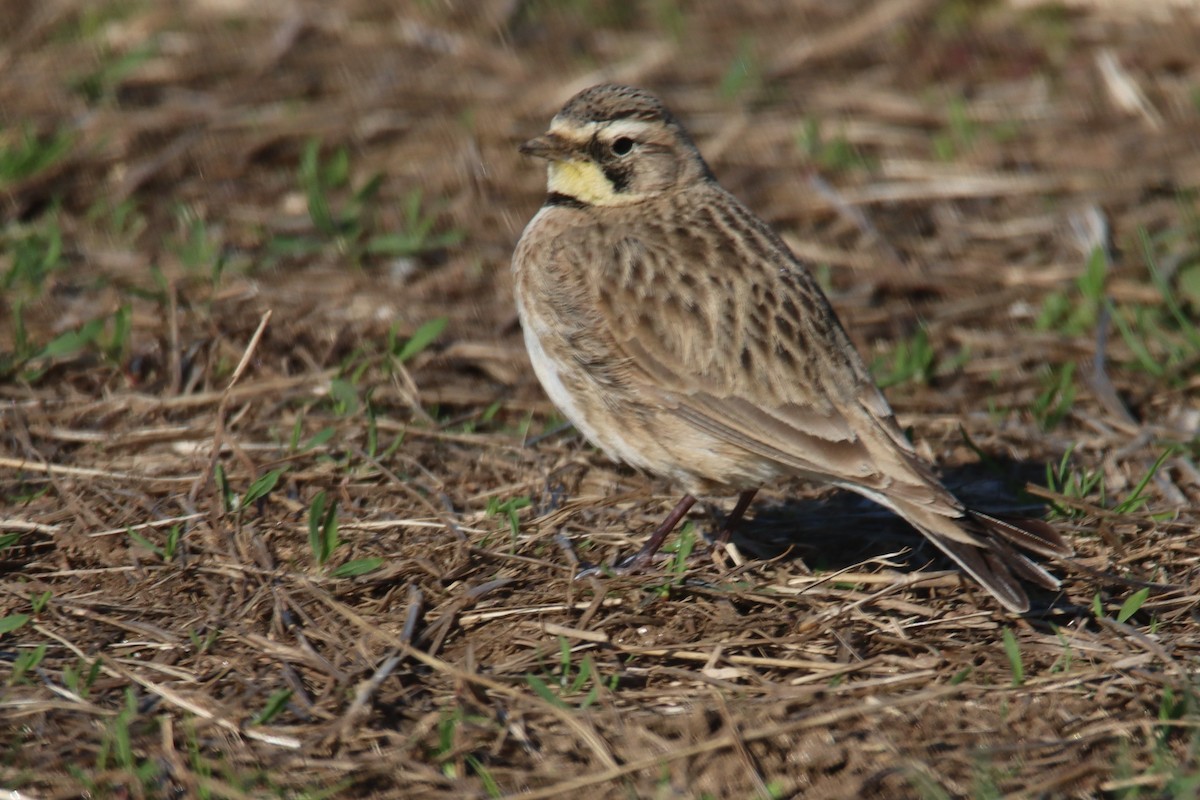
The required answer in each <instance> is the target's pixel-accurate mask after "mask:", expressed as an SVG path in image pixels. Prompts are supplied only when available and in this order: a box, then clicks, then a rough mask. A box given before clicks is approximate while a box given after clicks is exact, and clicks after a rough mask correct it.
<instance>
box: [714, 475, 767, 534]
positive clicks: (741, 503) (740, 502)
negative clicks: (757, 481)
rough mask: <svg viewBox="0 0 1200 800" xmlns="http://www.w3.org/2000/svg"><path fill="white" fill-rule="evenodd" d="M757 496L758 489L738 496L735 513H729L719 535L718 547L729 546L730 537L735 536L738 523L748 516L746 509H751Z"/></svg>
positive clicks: (748, 490)
mask: <svg viewBox="0 0 1200 800" xmlns="http://www.w3.org/2000/svg"><path fill="white" fill-rule="evenodd" d="M756 494H758V489H747V490H746V491H744V492H742V493H741V494H739V495H738V499H737V504H736V505H735V506H734V507H733V511H730V512H729V516H728V517H726V518H725V524H724V525H722V526H721V530H720V532H719V533H718V534H717V541H716V546H717V547H724V546H725V545H727V544H729V537H730V536H732V535H733V532H734V530H736V529H737V526H738V523H740V522H741V521H742V517H744V516H745V515H746V509H747V508H749V507H750V503H752V502H754V495H756Z"/></svg>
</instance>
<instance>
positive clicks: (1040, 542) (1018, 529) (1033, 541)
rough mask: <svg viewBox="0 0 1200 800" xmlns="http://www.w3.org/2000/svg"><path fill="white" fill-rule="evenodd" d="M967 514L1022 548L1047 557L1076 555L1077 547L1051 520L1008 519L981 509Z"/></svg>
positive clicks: (992, 531)
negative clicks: (1072, 544) (982, 511)
mask: <svg viewBox="0 0 1200 800" xmlns="http://www.w3.org/2000/svg"><path fill="white" fill-rule="evenodd" d="M967 514H968V515H969V516H970V517H971V518H972V519H974V520H976V521H977V522H980V523H982V524H983V526H984V527H985V528H987V529H988V531H990V532H991V533H995V534H996V535H998V536H1000V537H1002V538H1003V539H1005V540H1007V541H1009V542H1011V543H1012V544H1015V545H1016V546H1017V547H1020V548H1021V549H1022V550H1028V551H1029V552H1031V553H1037V554H1038V555H1039V556H1045V557H1046V558H1070V557H1071V556H1073V555H1075V548H1073V547H1072V546H1071V544H1070V542H1068V541H1067V540H1066V539H1064V538H1063V537H1062V534H1061V533H1059V532H1058V531H1056V530H1055V529H1054V526H1053V525H1051V524H1050V523H1049V522H1044V521H1042V520H1040V519H1021V520H1006V519H1000V518H999V517H993V516H991V515H989V514H983V513H981V512H979V511H968V512H967Z"/></svg>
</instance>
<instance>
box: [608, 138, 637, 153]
mask: <svg viewBox="0 0 1200 800" xmlns="http://www.w3.org/2000/svg"><path fill="white" fill-rule="evenodd" d="M631 150H633V139H630V138H629V137H628V136H622V137H621V138H619V139H614V140H613V143H612V151H613V155H617V156H627V155H629V153H630V151H631Z"/></svg>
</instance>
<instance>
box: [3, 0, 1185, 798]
mask: <svg viewBox="0 0 1200 800" xmlns="http://www.w3.org/2000/svg"><path fill="white" fill-rule="evenodd" d="M1135 5H1136V6H1137V7H1136V9H1135V8H1134V6H1135ZM1198 14H1200V12H1197V10H1196V8H1195V5H1194V4H1193V3H1185V2H1154V3H1149V2H1147V3H1141V4H1133V3H1130V4H1121V3H1085V2H1072V3H1068V4H1066V5H1058V4H1045V3H1038V2H1031V1H1030V0H1021V1H1020V2H1018V1H1017V0H1011V2H991V3H981V4H976V3H972V2H966V1H965V0H945V1H944V2H938V1H936V0H880V2H873V3H872V2H844V3H826V2H819V1H818V0H805V1H804V2H770V1H769V0H744V1H743V2H738V3H708V2H695V3H690V2H679V3H675V2H669V1H666V0H643V1H642V2H634V1H633V0H624V1H623V2H616V3H604V2H599V0H573V1H572V2H567V3H561V4H560V3H553V2H549V1H548V0H526V2H520V0H516V1H514V0H487V1H486V2H470V3H467V2H462V3H457V2H449V1H448V0H428V2H416V1H415V0H414V2H400V3H387V4H381V3H375V2H367V0H339V2H336V3H316V2H305V1H301V2H293V3H284V2H263V3H247V2H244V0H190V1H187V0H185V1H182V2H175V3H156V2H141V1H139V0H131V1H124V0H122V1H121V2H117V1H116V0H112V1H106V2H91V1H90V0H59V2H53V3H46V2H40V0H6V2H5V3H3V4H2V5H0V31H4V32H6V33H3V34H0V36H3V38H2V39H0V225H2V227H0V277H2V280H3V282H2V283H0V286H3V293H2V294H0V356H3V357H4V358H0V366H3V368H4V370H5V372H4V376H3V378H2V379H0V381H2V382H0V402H2V405H0V537H3V538H0V546H2V547H0V570H2V571H0V627H2V629H3V631H4V632H3V633H0V788H6V789H9V790H13V791H19V792H20V795H19V796H22V797H35V798H67V797H79V796H89V797H228V798H241V797H265V796H280V797H322V796H336V797H362V798H367V797H370V798H422V797H445V796H453V797H494V796H499V797H520V798H527V799H529V798H537V797H562V796H570V795H575V796H579V797H589V798H590V797H624V798H628V797H655V798H667V797H712V798H726V797H730V798H733V797H794V796H806V797H830V798H842V797H844V798H858V797H881V798H895V797H922V798H941V797H1000V796H1004V797H1099V796H1105V797H1123V798H1129V797H1196V796H1197V793H1198V792H1200V732H1198V728H1200V705H1198V702H1197V694H1196V693H1197V690H1198V689H1200V687H1198V685H1197V678H1196V675H1197V670H1198V667H1200V615H1198V600H1200V511H1198V510H1197V507H1198V505H1200V472H1198V471H1197V469H1196V458H1197V456H1198V455H1200V440H1198V438H1197V429H1198V427H1200V337H1198V334H1197V332H1198V331H1200V213H1198V212H1200V206H1198V205H1197V196H1198V195H1197V190H1198V189H1200V138H1198V136H1197V131H1200V51H1198V49H1197V47H1196V42H1197V41H1200V15H1198ZM602 80H619V81H623V82H632V83H637V84H639V85H644V86H647V87H649V88H652V89H654V90H655V91H657V92H659V93H660V94H661V95H662V96H663V97H664V98H665V99H666V100H667V102H668V103H669V104H670V105H671V106H672V108H673V109H674V110H675V111H676V113H677V114H678V115H679V116H680V117H681V118H682V119H683V120H684V121H685V123H686V124H687V125H688V126H689V128H690V129H691V130H692V131H693V133H694V134H695V137H696V139H697V142H698V144H699V145H700V147H701V149H702V150H703V152H704V153H705V155H706V157H707V158H708V159H709V161H710V163H711V164H712V166H713V168H714V171H715V172H716V173H717V175H718V176H719V178H720V179H721V181H722V182H723V183H724V184H725V185H726V186H727V187H728V188H729V189H731V190H732V191H733V192H735V193H736V194H737V195H739V196H740V197H741V198H743V199H744V200H745V201H746V202H747V203H748V204H749V205H750V206H751V207H752V208H754V209H755V210H756V211H757V212H758V213H760V214H761V215H762V216H763V217H764V218H766V219H767V220H769V221H770V222H771V223H772V224H773V225H774V226H776V228H777V229H778V230H779V231H780V232H781V233H782V234H783V235H784V236H785V238H786V239H787V240H788V241H789V243H790V244H792V246H793V247H794V249H795V250H796V252H797V253H798V254H799V255H800V256H801V257H802V258H803V259H805V260H806V261H808V262H809V263H811V264H812V265H813V268H814V270H816V271H817V274H818V275H819V276H820V278H821V280H822V281H823V283H824V284H825V285H826V286H827V287H828V291H829V294H830V297H831V300H832V302H833V303H834V305H835V306H836V308H837V309H838V312H839V313H840V314H841V315H842V319H843V321H844V322H845V324H846V326H847V328H848V329H849V330H850V332H851V334H852V336H853V337H854V338H855V340H856V342H857V343H858V344H859V346H860V347H861V348H862V350H863V351H864V353H865V354H866V355H867V358H868V361H871V362H873V363H876V364H877V368H878V371H879V375H880V377H881V378H884V379H887V382H888V383H891V384H892V385H890V386H889V387H888V389H887V394H888V396H889V398H890V399H891V401H892V402H893V404H894V406H895V407H896V409H897V411H898V412H899V414H900V416H901V417H902V421H903V422H904V424H905V425H910V426H911V427H912V430H913V438H914V439H915V440H916V441H917V442H918V443H919V447H920V448H921V449H922V450H923V451H924V452H925V453H926V454H927V455H928V456H929V457H930V458H931V459H932V460H934V461H935V462H936V463H937V464H938V465H939V468H940V469H941V471H942V474H943V476H944V477H945V479H946V481H947V483H948V484H949V485H950V486H951V487H952V488H953V489H954V490H955V491H956V492H958V493H959V494H960V495H961V496H962V497H964V499H966V500H968V501H969V502H971V503H972V504H974V505H978V506H981V507H984V508H987V509H991V510H994V511H998V512H1005V513H1017V514H1032V515H1039V516H1041V515H1045V516H1047V517H1048V518H1050V519H1052V520H1053V521H1054V522H1055V524H1056V525H1058V526H1059V527H1060V528H1061V530H1063V531H1064V532H1065V533H1066V534H1067V535H1068V536H1069V538H1070V539H1071V541H1072V542H1073V543H1074V545H1075V547H1076V549H1077V552H1078V556H1077V558H1076V559H1075V560H1074V561H1072V562H1070V563H1063V564H1057V565H1054V566H1053V568H1054V570H1055V571H1056V573H1057V574H1059V575H1061V576H1062V577H1063V580H1064V583H1063V589H1062V592H1061V593H1060V594H1058V595H1056V596H1053V595H1048V594H1043V595H1039V596H1037V597H1036V599H1035V609H1034V611H1033V612H1032V613H1030V614H1029V615H1027V616H1024V617H1014V616H1011V615H1008V614H1006V613H1004V612H1003V610H1002V609H1001V608H1000V607H999V606H998V605H997V604H996V603H995V602H993V601H992V600H991V599H990V598H989V597H988V596H987V595H986V594H985V593H984V592H982V591H981V590H980V589H979V588H978V587H976V586H975V585H973V584H971V583H970V582H969V581H967V580H965V579H964V578H962V576H961V575H960V574H959V573H958V572H957V571H955V570H953V569H952V568H951V566H950V565H949V564H947V563H945V562H944V561H943V560H941V559H940V558H939V557H938V556H937V554H936V552H934V551H933V550H932V548H930V547H929V546H928V545H927V544H926V543H925V542H924V541H923V540H922V539H921V538H920V536H919V535H918V534H917V533H916V532H915V531H913V530H912V529H911V528H909V527H907V526H906V525H905V524H904V523H902V522H901V521H899V520H898V519H896V518H894V517H892V516H891V515H889V514H888V513H886V512H884V511H882V510H880V509H878V508H875V507H873V506H871V505H870V504H869V503H866V502H864V501H861V500H859V499H857V498H854V497H849V496H846V495H844V494H841V493H837V492H832V491H830V490H828V489H826V488H823V487H818V486H810V485H806V484H800V483H797V484H794V485H780V486H772V487H767V489H766V490H765V491H764V492H763V494H762V495H760V499H759V501H758V502H757V503H756V505H755V506H754V507H753V509H752V512H751V515H750V519H749V522H748V524H747V525H746V526H745V528H744V530H743V532H742V535H741V537H740V538H739V539H738V541H737V544H738V545H739V547H740V550H741V552H742V553H743V554H744V556H745V560H744V562H743V563H741V564H739V565H738V566H735V567H732V568H731V567H729V566H727V565H724V566H719V565H717V564H715V563H713V561H712V560H711V559H708V558H706V557H704V555H703V553H702V551H703V542H702V538H703V536H704V535H707V534H711V533H712V532H713V531H714V530H715V529H716V527H717V524H718V520H714V518H713V516H712V515H711V514H710V513H707V512H706V511H705V510H701V509H699V508H698V509H697V510H696V511H695V512H694V513H693V514H692V515H690V517H689V519H690V521H691V522H692V523H693V527H692V528H691V529H690V531H689V533H688V534H686V535H685V536H684V537H683V538H681V539H677V540H676V541H691V542H694V543H695V544H696V553H695V554H693V555H692V557H691V558H690V559H686V560H683V559H680V560H677V561H672V562H668V563H665V564H662V565H659V566H657V567H656V568H655V569H654V570H652V571H650V572H649V573H647V574H639V575H633V576H624V577H593V578H590V579H586V580H575V579H574V576H575V574H576V572H577V571H578V569H579V563H580V562H583V561H586V562H593V563H603V562H610V561H611V560H612V559H614V558H616V557H618V556H620V555H624V554H628V553H630V552H632V551H633V550H634V549H635V548H636V547H637V546H638V545H639V543H640V542H641V541H642V538H643V537H644V535H645V534H647V533H648V532H649V531H650V530H651V529H652V528H653V526H654V524H655V523H656V522H657V520H658V519H659V518H661V516H662V515H663V514H664V513H665V512H666V511H667V510H668V509H669V508H670V507H671V505H672V504H673V502H674V500H675V499H676V498H675V497H674V492H675V491H676V489H675V487H672V486H670V485H669V484H667V483H665V482H662V481H658V480H655V479H653V478H651V477H647V476H644V475H641V474H638V473H635V472H633V471H630V470H627V469H625V468H622V467H620V466H617V465H614V464H613V463H611V462H610V461H608V460H607V459H606V458H605V457H604V456H603V455H602V454H601V453H599V452H597V451H595V450H594V449H593V448H591V447H589V446H588V445H586V443H584V442H583V441H582V439H581V438H580V437H579V436H578V435H577V434H576V433H574V432H573V431H572V430H570V429H566V430H564V429H563V428H562V420H561V417H559V415H558V414H557V413H556V411H555V410H554V408H553V407H552V406H551V405H550V404H549V402H548V400H547V399H546V397H545V395H544V394H543V393H542V391H541V389H540V387H539V386H538V384H537V382H536V380H535V378H534V376H533V374H532V372H531V370H530V368H529V363H528V360H527V358H526V356H525V352H524V349H523V345H522V341H521V335H520V330H519V326H518V324H517V321H516V314H515V310H514V306H513V302H512V299H511V280H510V275H509V266H508V260H509V256H510V254H511V251H512V248H513V245H514V243H515V242H516V240H517V237H518V236H519V234H520V231H521V228H522V226H523V225H524V223H525V222H526V221H527V220H528V219H529V218H530V217H531V216H532V215H533V213H534V212H535V211H536V209H537V208H538V206H539V205H540V203H541V199H542V194H543V191H544V176H543V174H542V172H541V169H540V167H539V166H538V165H537V164H534V163H532V162H530V161H529V160H527V159H523V158H522V157H520V156H519V155H518V154H517V153H516V150H515V147H516V145H517V143H518V142H520V141H521V140H523V139H524V138H527V137H529V136H532V135H534V134H536V133H538V132H540V131H541V130H542V129H543V128H544V126H545V125H546V123H547V121H548V120H549V118H550V116H551V115H552V114H553V113H554V111H555V110H556V109H557V108H558V107H559V106H560V105H561V103H562V102H563V101H564V100H565V99H566V98H567V97H569V96H570V95H571V94H573V93H574V92H575V91H577V90H578V89H581V88H583V87H585V86H588V85H590V84H593V83H597V82H600V81H602ZM59 137H61V138H59ZM56 141H61V142H63V143H65V144H64V145H63V150H62V152H61V153H59V154H57V155H55V156H54V157H53V158H49V157H48V158H47V159H46V163H45V164H44V165H42V166H37V167H35V168H29V169H24V170H20V169H16V168H12V167H6V166H5V160H4V158H3V157H2V156H3V155H4V154H11V153H14V152H24V150H22V148H26V149H27V150H28V149H32V150H33V151H40V152H45V151H48V150H53V145H54V142H56ZM6 170H8V171H6ZM375 181H377V182H375ZM322 209H327V210H326V211H322ZM39 258H40V260H39ZM39 264H40V265H41V266H39ZM443 318H444V319H445V320H446V322H445V327H444V329H442V330H441V331H440V333H439V334H438V335H436V336H433V337H432V339H431V341H429V342H428V343H427V344H426V345H425V346H424V347H421V346H419V345H420V344H421V342H420V339H422V338H425V334H432V333H433V332H435V329H434V328H431V327H430V324H431V321H436V320H438V319H443ZM89 323H91V324H92V327H91V328H89V327H88V326H89ZM432 324H433V325H435V326H436V324H437V323H436V322H432ZM81 331H82V333H80V334H79V336H78V337H76V339H72V338H71V336H73V335H74V334H73V333H72V332H81ZM414 334H416V335H417V338H418V341H417V342H415V343H413V344H412V346H410V347H408V348H407V352H405V349H406V348H405V344H406V343H408V342H409V341H410V339H411V337H413V336H414ZM1048 472H1049V473H1051V474H1052V475H1053V479H1051V477H1048ZM271 475H275V482H274V484H273V485H271V486H267V485H266V483H264V482H263V480H264V476H271ZM267 482H268V483H269V478H267ZM248 493H249V494H250V497H249V499H248V500H247V499H246V495H247V494H248ZM321 493H324V494H321ZM255 495H258V496H255ZM707 500H709V501H711V502H712V503H715V504H718V506H717V508H718V511H717V512H716V513H717V515H718V517H719V514H720V509H723V510H724V511H728V509H729V508H730V506H731V503H732V498H707ZM322 506H323V507H324V508H325V509H326V510H327V511H326V513H324V514H322V513H320V512H321V507H322ZM331 507H333V509H334V510H333V511H332V512H329V511H328V509H330V508H331ZM335 527H336V532H337V538H338V542H337V544H336V546H333V542H332V541H331V540H330V538H329V537H328V536H326V540H325V544H324V545H323V546H322V545H320V544H319V543H318V544H313V543H312V542H310V537H311V536H312V535H314V531H315V534H316V535H317V537H318V538H320V537H321V535H322V534H329V533H330V532H332V530H333V529H334V528H335ZM689 537H690V538H689ZM347 565H350V566H347ZM359 571H361V574H354V573H356V572H359ZM1142 590H1147V591H1142ZM1139 592H1140V594H1139ZM14 796H17V795H14Z"/></svg>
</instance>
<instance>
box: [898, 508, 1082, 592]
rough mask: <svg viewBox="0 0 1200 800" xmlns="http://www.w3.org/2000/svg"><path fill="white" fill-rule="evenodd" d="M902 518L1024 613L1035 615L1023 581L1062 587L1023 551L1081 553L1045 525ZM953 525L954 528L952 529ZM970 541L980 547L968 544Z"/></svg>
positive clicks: (914, 514)
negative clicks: (972, 540) (1032, 612)
mask: <svg viewBox="0 0 1200 800" xmlns="http://www.w3.org/2000/svg"><path fill="white" fill-rule="evenodd" d="M898 510H901V509H898ZM905 512H907V513H905ZM902 514H903V516H904V517H905V518H906V519H908V521H909V522H911V523H912V524H913V525H915V526H916V527H917V529H918V530H920V531H921V532H922V533H924V534H925V536H926V537H927V538H928V539H929V540H930V541H931V542H933V543H934V544H935V545H937V547H938V549H940V550H941V551H942V552H943V553H945V554H946V555H948V556H950V558H952V559H954V561H955V562H957V563H958V565H959V566H960V567H962V568H963V569H964V570H965V571H966V572H967V574H968V575H970V576H971V577H972V578H974V579H975V580H977V581H978V582H979V585H980V586H982V587H983V588H985V589H987V590H988V592H990V593H991V594H992V595H993V596H994V597H995V598H996V599H997V600H999V601H1000V603H1001V604H1002V605H1003V606H1004V607H1005V608H1007V609H1008V610H1010V611H1014V612H1016V613H1018V614H1023V613H1025V612H1026V611H1028V610H1029V596H1028V595H1026V594H1025V589H1024V588H1023V587H1022V586H1021V581H1027V582H1029V583H1032V584H1034V585H1036V586H1040V587H1042V588H1043V589H1048V590H1050V591H1054V590H1056V589H1058V588H1059V586H1060V585H1061V584H1060V582H1059V580H1058V578H1056V577H1054V576H1053V575H1051V574H1050V573H1049V572H1047V571H1046V569H1045V568H1044V567H1042V566H1041V565H1040V564H1038V563H1037V562H1035V561H1034V560H1033V559H1031V558H1029V556H1027V555H1025V553H1022V552H1020V551H1021V550H1025V551H1027V552H1030V553H1033V554H1035V555H1039V556H1043V557H1045V558H1068V557H1070V556H1072V555H1074V553H1075V550H1074V548H1072V547H1071V545H1070V544H1069V543H1068V542H1067V540H1066V539H1064V538H1063V537H1062V534H1060V533H1059V532H1058V531H1056V530H1055V529H1054V528H1053V526H1051V525H1050V524H1049V523H1047V522H1043V521H1042V520H1037V519H1021V520H1016V519H1000V518H998V517H993V516H990V515H988V514H983V513H980V512H978V511H967V513H966V515H965V516H963V517H958V518H956V519H955V518H948V517H944V516H941V515H935V514H934V513H932V512H930V511H929V510H927V509H920V510H919V511H918V510H917V509H913V508H909V509H902ZM950 524H952V525H954V528H953V529H948V525H950ZM960 532H965V535H962V536H955V537H954V538H951V534H958V533H960ZM968 538H969V539H975V540H977V541H978V544H971V543H969V542H968V541H964V540H965V539H968Z"/></svg>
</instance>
